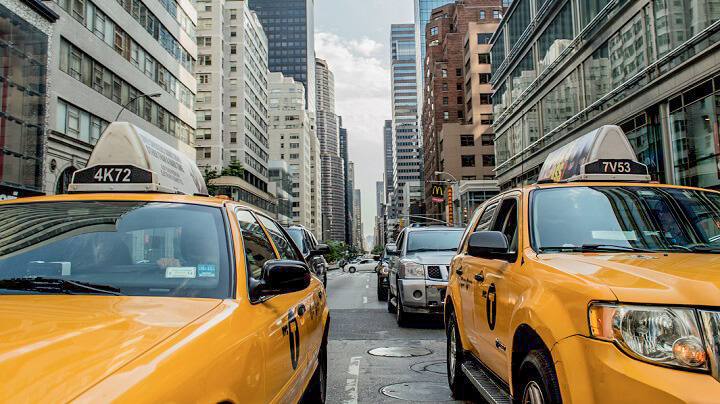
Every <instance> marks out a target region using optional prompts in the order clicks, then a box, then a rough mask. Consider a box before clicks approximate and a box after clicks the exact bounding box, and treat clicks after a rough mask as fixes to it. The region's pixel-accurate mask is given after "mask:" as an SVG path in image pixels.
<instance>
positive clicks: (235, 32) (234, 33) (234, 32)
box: [230, 27, 237, 38]
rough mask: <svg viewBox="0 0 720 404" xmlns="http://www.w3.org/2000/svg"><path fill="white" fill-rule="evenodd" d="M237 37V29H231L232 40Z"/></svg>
mask: <svg viewBox="0 0 720 404" xmlns="http://www.w3.org/2000/svg"><path fill="white" fill-rule="evenodd" d="M236 36H237V27H230V38H234V37H236Z"/></svg>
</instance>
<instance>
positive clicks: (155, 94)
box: [115, 93, 162, 121]
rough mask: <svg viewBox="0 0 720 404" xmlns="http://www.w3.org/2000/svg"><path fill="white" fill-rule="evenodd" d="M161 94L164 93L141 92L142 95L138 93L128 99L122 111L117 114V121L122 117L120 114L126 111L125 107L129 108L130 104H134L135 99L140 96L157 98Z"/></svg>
mask: <svg viewBox="0 0 720 404" xmlns="http://www.w3.org/2000/svg"><path fill="white" fill-rule="evenodd" d="M160 95H162V94H160V93H152V94H140V95H136V96H135V97H133V99H132V100H130V101H128V102H127V103H125V105H123V107H122V109H120V112H118V114H117V116H116V117H115V120H116V121H117V120H118V119H120V114H122V112H123V111H125V108H127V107H128V105H130V104H132V103H133V102H135V100H137V99H138V98H140V97H152V98H157V97H159V96H160Z"/></svg>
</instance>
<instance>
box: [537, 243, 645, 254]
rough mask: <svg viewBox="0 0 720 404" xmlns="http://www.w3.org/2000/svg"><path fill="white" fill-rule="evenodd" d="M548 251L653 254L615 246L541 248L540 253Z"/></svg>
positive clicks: (637, 249)
mask: <svg viewBox="0 0 720 404" xmlns="http://www.w3.org/2000/svg"><path fill="white" fill-rule="evenodd" d="M547 251H571V252H596V251H632V252H646V253H650V252H653V251H652V250H648V249H644V248H637V247H629V246H624V245H615V244H583V245H582V246H567V247H540V248H539V252H541V253H542V252H547Z"/></svg>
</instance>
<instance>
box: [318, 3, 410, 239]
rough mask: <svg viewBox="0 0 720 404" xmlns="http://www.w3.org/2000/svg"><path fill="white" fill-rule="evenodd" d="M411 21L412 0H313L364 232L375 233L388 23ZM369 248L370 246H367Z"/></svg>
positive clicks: (388, 114) (386, 106)
mask: <svg viewBox="0 0 720 404" xmlns="http://www.w3.org/2000/svg"><path fill="white" fill-rule="evenodd" d="M412 22H413V0H315V54H316V56H317V57H319V58H321V59H325V60H327V62H328V64H329V66H330V70H331V71H332V72H333V74H334V75H335V110H336V111H335V112H336V113H337V114H338V115H340V116H342V117H343V126H344V127H345V128H347V130H348V150H349V153H350V160H351V161H353V162H354V163H355V188H357V189H360V190H361V193H362V221H363V233H364V235H363V236H367V235H372V234H374V232H375V215H376V213H377V207H376V206H377V205H376V198H375V183H376V182H377V181H382V179H383V169H384V168H383V125H384V124H385V120H388V119H391V118H392V110H391V106H390V25H391V24H407V23H412ZM368 247H369V248H372V247H373V246H368Z"/></svg>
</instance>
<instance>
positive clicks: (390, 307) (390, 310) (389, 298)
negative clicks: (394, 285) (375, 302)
mask: <svg viewBox="0 0 720 404" xmlns="http://www.w3.org/2000/svg"><path fill="white" fill-rule="evenodd" d="M392 298H393V294H392V292H391V291H390V288H389V287H388V292H387V306H388V313H392V314H394V313H395V306H394V305H393V304H392Z"/></svg>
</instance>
